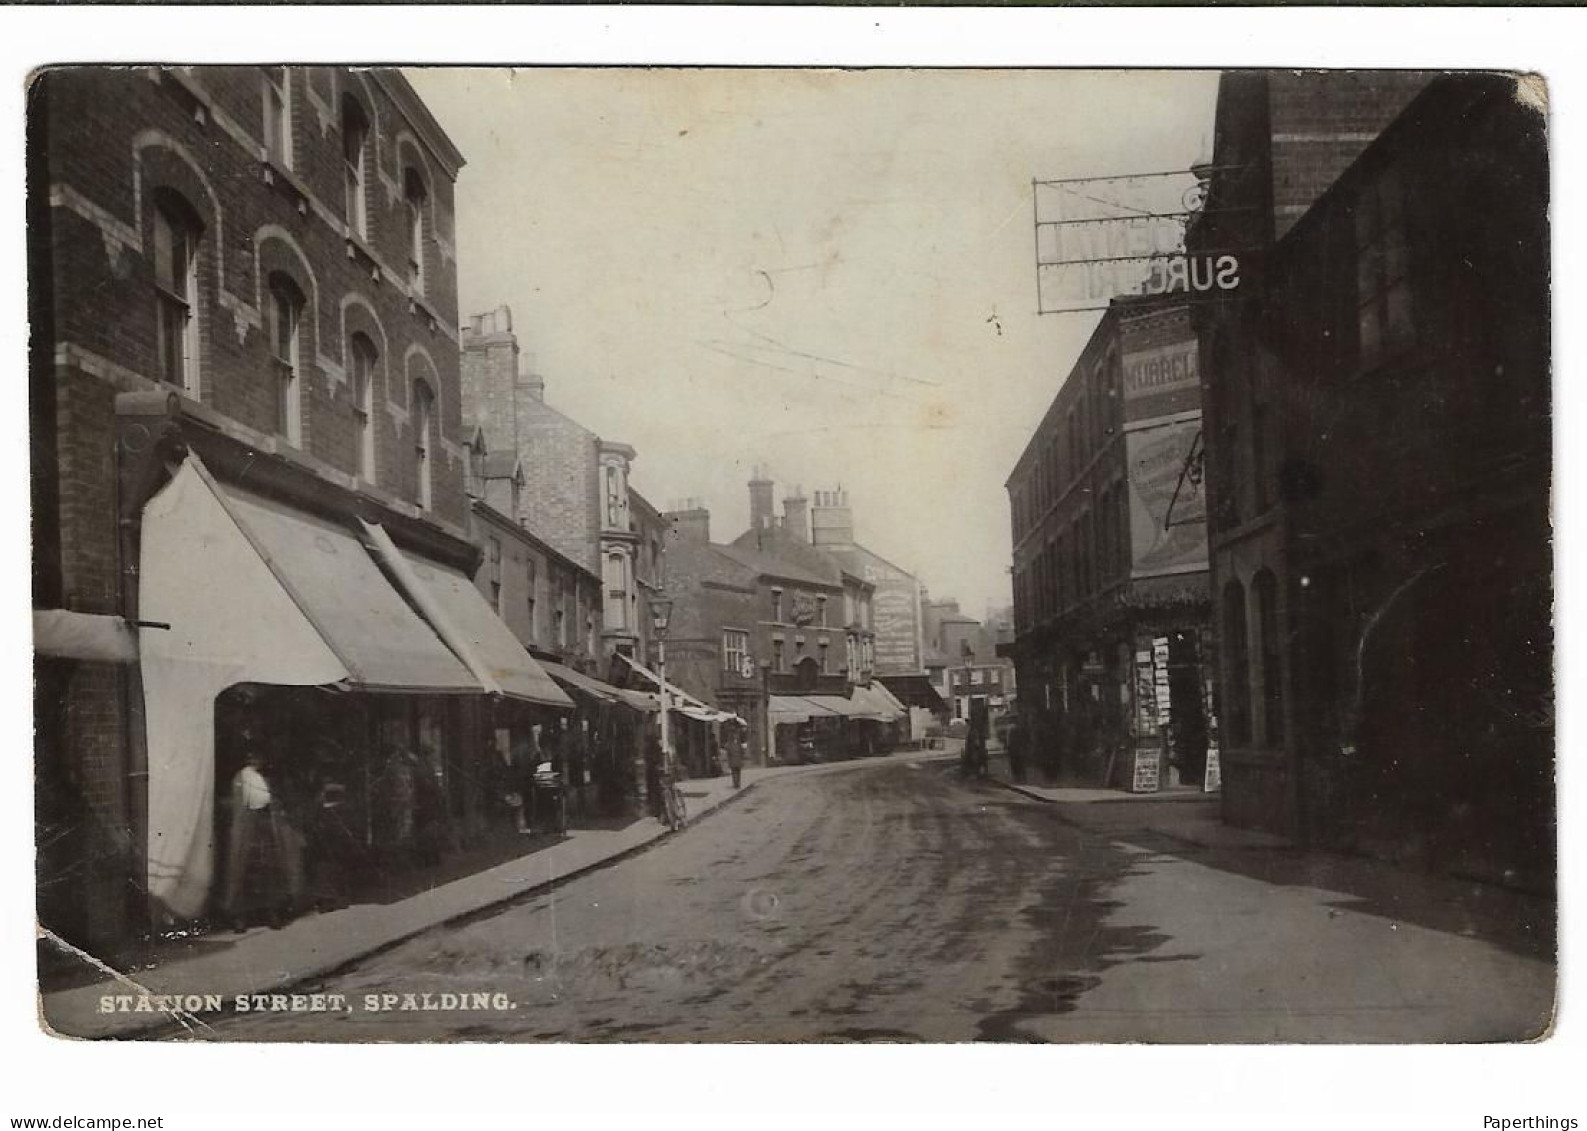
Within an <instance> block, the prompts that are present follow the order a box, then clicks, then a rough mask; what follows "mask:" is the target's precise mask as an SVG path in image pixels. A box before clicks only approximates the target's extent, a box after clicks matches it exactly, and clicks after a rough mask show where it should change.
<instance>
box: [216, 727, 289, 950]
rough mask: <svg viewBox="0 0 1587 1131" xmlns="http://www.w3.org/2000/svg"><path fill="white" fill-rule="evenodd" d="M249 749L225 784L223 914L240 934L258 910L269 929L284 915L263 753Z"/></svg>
mask: <svg viewBox="0 0 1587 1131" xmlns="http://www.w3.org/2000/svg"><path fill="white" fill-rule="evenodd" d="M244 742H245V743H248V745H249V749H248V753H247V760H246V761H245V762H244V763H243V767H242V769H240V770H238V771H237V774H236V776H235V777H233V778H232V781H231V830H230V836H229V838H228V844H227V852H226V896H225V900H224V908H223V910H224V912H225V914H226V916H227V917H228V918H229V919H230V920H231V925H232V927H233V929H235V930H239V931H241V930H245V929H246V928H247V927H248V925H249V922H250V920H251V918H252V915H253V913H254V912H263V913H264V917H265V918H266V919H267V920H268V921H269V922H270V924H271V925H272V926H275V925H278V924H279V922H280V919H281V916H282V914H283V912H284V911H285V907H284V902H285V901H284V900H283V898H282V896H283V893H284V890H285V887H286V881H287V875H286V867H285V864H286V859H285V852H284V847H285V846H284V845H283V843H282V839H281V829H280V826H279V824H278V823H277V817H278V814H277V812H276V809H275V797H274V796H273V795H272V793H271V791H270V783H269V782H268V781H267V780H266V779H265V775H264V755H263V754H261V753H260V752H259V750H258V748H257V747H254V746H252V744H251V743H249V742H248V734H247V733H246V732H245V734H244Z"/></svg>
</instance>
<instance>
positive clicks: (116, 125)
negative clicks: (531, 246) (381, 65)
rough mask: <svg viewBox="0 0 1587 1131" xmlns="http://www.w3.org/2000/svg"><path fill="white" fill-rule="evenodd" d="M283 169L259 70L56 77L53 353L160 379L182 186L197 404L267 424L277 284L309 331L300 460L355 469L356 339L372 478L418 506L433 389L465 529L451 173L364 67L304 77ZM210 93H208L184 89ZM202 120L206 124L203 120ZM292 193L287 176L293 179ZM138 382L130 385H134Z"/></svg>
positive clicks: (294, 82) (442, 508)
mask: <svg viewBox="0 0 1587 1131" xmlns="http://www.w3.org/2000/svg"><path fill="white" fill-rule="evenodd" d="M289 75H290V77H289V82H290V83H291V86H292V90H293V104H294V105H293V144H294V150H295V153H294V158H293V162H292V169H291V172H290V177H289V176H287V175H285V174H283V173H281V172H280V171H278V170H272V171H270V173H269V175H270V177H271V178H272V179H273V182H274V183H266V169H265V167H264V165H263V164H262V163H261V161H260V158H259V156H258V146H259V145H260V139H261V136H262V133H263V130H262V114H263V110H262V93H261V92H262V89H263V87H262V83H263V76H262V72H260V71H259V70H258V69H257V68H251V67H214V68H198V69H196V70H195V71H193V72H192V75H191V78H189V79H187V80H184V81H185V82H187V83H188V84H189V86H182V85H179V84H178V83H176V82H173V81H172V80H171V79H170V78H165V79H163V80H160V79H158V78H157V77H151V76H154V72H151V71H150V70H148V69H129V70H93V69H85V70H60V71H54V72H51V73H49V74H48V75H47V76H46V77H45V79H44V80H43V81H44V82H46V83H47V84H48V85H49V88H50V89H49V98H48V103H47V105H48V113H49V115H50V118H51V121H50V126H49V137H50V152H49V154H48V160H47V169H48V178H49V183H48V185H46V186H41V188H42V190H43V191H46V192H48V193H49V195H50V199H51V201H52V203H53V204H54V205H55V208H54V213H53V216H52V242H53V255H54V261H55V267H56V271H55V277H56V310H55V332H56V347H57V350H60V349H61V347H63V346H68V345H69V346H70V347H72V349H73V350H75V351H78V352H81V353H84V354H87V355H88V356H89V357H91V358H93V359H103V360H105V361H108V362H111V363H113V365H114V366H116V367H119V368H120V369H121V370H125V371H127V372H128V373H130V374H131V375H134V377H143V378H151V379H152V378H153V377H155V376H156V368H157V360H158V354H157V338H156V333H157V331H156V319H155V289H154V263H153V251H152V249H153V227H154V214H155V207H156V202H157V201H159V200H161V199H165V198H167V194H176V195H178V196H179V197H180V198H181V199H182V200H183V201H185V202H186V204H187V205H188V206H189V207H190V208H191V210H192V212H193V213H194V215H195V218H196V219H197V221H198V222H199V224H200V225H201V229H202V231H201V236H200V239H199V242H198V252H197V276H198V306H197V311H196V313H197V322H198V338H199V350H198V353H199V365H198V368H199V388H198V397H199V399H201V400H202V401H203V403H204V404H206V405H208V406H209V407H211V408H213V409H215V410H217V411H219V412H221V413H222V414H224V415H226V416H228V417H231V418H232V419H234V420H236V421H238V422H239V423H241V424H244V425H246V426H248V427H250V428H253V429H256V430H258V431H259V432H262V433H265V434H270V433H272V432H273V431H274V430H275V428H276V410H275V386H274V383H273V381H272V369H271V352H270V346H269V343H268V342H267V341H266V335H265V331H264V315H265V308H266V306H267V305H268V302H269V280H270V277H271V275H272V273H280V274H283V275H285V276H287V277H288V278H290V279H291V280H292V282H293V283H294V284H295V285H296V286H297V288H298V290H299V291H301V293H302V294H303V296H304V298H305V304H304V310H303V315H302V318H301V322H300V329H299V367H298V368H299V372H300V380H301V382H302V400H303V422H302V433H303V436H302V445H301V446H302V450H304V451H305V452H307V453H308V454H309V455H312V456H314V457H316V458H318V459H320V460H323V461H324V462H325V463H327V464H329V465H330V466H332V467H334V468H336V469H337V470H340V471H343V472H346V473H349V474H352V473H355V472H356V471H357V467H358V463H357V448H356V430H355V423H354V405H353V402H352V396H351V389H350V382H349V380H348V377H347V361H348V358H347V352H346V345H347V341H348V339H349V338H350V337H351V335H353V334H354V333H359V332H361V333H364V334H366V335H367V336H368V337H369V338H370V340H371V342H372V343H373V345H374V346H375V349H376V351H377V353H378V361H377V365H376V386H377V388H376V393H377V397H376V402H377V408H376V411H375V413H374V429H375V449H376V455H377V470H376V481H377V483H378V485H379V487H380V488H382V489H384V490H386V491H388V492H390V493H392V494H394V495H396V496H397V497H398V498H401V499H404V500H407V501H410V502H412V501H416V500H417V497H418V489H417V477H416V460H415V458H414V449H415V435H414V419H413V415H412V407H413V406H412V403H411V400H412V397H411V393H412V389H413V384H414V382H415V381H416V380H420V379H422V380H424V381H425V382H427V383H428V384H429V385H430V386H431V388H432V390H433V391H434V393H435V396H436V404H437V415H438V421H437V424H438V429H439V435H438V442H437V443H435V444H434V445H432V446H433V448H434V451H435V464H434V469H433V473H434V510H435V512H436V514H437V515H438V516H439V517H441V518H443V519H445V520H447V521H449V522H451V523H453V524H455V525H462V524H463V523H464V522H465V521H466V509H465V499H464V495H463V489H462V478H461V455H460V452H459V450H458V444H459V442H460V438H461V427H462V421H461V414H460V400H459V385H458V348H457V340H456V339H457V331H456V322H457V316H456V301H457V300H456V267H455V263H454V261H453V254H454V253H453V250H452V240H453V221H452V182H451V179H450V176H449V175H448V174H447V172H446V170H445V169H444V168H443V166H442V164H441V161H440V158H439V157H438V156H437V155H435V154H433V153H431V152H429V151H428V150H427V148H426V147H425V146H424V145H422V144H421V143H420V142H419V141H418V140H417V139H416V137H415V134H414V131H413V130H412V129H411V128H410V126H409V124H408V123H407V122H406V121H405V120H404V119H403V117H402V116H401V112H400V109H399V107H398V106H397V104H396V103H395V102H394V101H393V100H392V99H391V98H390V97H389V96H388V95H387V94H386V92H385V88H384V87H383V86H382V85H381V84H380V83H379V82H378V81H377V80H376V79H375V78H372V77H369V76H355V75H353V74H351V73H350V72H345V71H331V70H328V69H323V68H312V69H293V70H291V71H290V72H289ZM194 90H196V91H198V92H199V94H198V95H197V96H195V95H194V94H193V91H194ZM343 94H346V95H347V96H349V97H351V98H354V99H357V100H360V101H361V103H362V104H363V105H365V106H366V107H367V110H366V113H367V114H368V116H369V118H370V119H371V121H372V122H374V123H376V124H375V126H374V128H373V130H372V131H371V137H370V140H369V142H368V143H367V146H366V152H367V154H368V162H367V166H366V167H367V169H368V173H367V175H366V199H367V202H368V203H367V208H368V214H369V222H368V238H367V240H365V241H363V245H364V247H365V248H366V249H367V251H368V252H369V253H370V254H368V255H365V254H364V253H363V252H361V251H360V252H357V253H356V254H350V251H349V242H348V239H347V237H346V229H345V222H346V221H345V216H344V204H343V200H344V196H343V189H342V168H343V164H342V140H341V128H340V116H339V112H338V111H337V110H336V109H335V107H336V106H337V105H339V103H340V100H341V97H342V95H343ZM199 117H202V118H203V121H202V122H200V121H199ZM409 166H413V167H416V168H421V169H422V172H421V176H423V177H424V178H425V180H426V183H427V185H428V191H429V202H428V208H427V210H426V212H425V221H424V224H425V250H424V254H425V260H426V264H425V269H426V276H427V282H426V285H425V290H424V294H423V295H422V296H420V297H419V299H418V301H414V300H413V299H411V298H410V295H409V293H408V287H407V284H406V281H405V271H406V260H407V254H408V252H407V243H406V240H407V228H406V224H407V219H406V205H405V203H404V200H403V198H402V196H401V193H400V184H401V180H402V175H403V170H404V169H405V168H407V167H409ZM292 182H295V183H292ZM129 381H130V383H132V384H135V383H136V382H135V381H131V380H130V379H128V378H123V383H124V384H125V383H129Z"/></svg>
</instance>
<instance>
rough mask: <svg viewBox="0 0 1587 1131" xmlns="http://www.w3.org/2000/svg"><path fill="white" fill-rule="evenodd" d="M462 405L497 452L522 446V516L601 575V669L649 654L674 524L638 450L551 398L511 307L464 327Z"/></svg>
mask: <svg viewBox="0 0 1587 1131" xmlns="http://www.w3.org/2000/svg"><path fill="white" fill-rule="evenodd" d="M462 342H463V361H462V369H463V404H464V412H465V413H466V414H467V417H468V422H469V424H470V426H471V427H475V428H478V429H479V430H480V432H481V434H482V436H483V442H484V444H485V447H486V448H487V449H488V450H489V451H490V452H492V453H507V452H513V453H516V455H517V456H518V458H519V460H520V461H521V462H522V465H523V471H524V482H523V486H522V491H521V499H520V504H519V508H520V509H519V518H520V519H521V520H522V522H523V523H524V525H526V526H527V527H528V528H529V529H530V530H532V531H534V532H535V534H536V535H537V536H538V537H540V538H543V539H544V540H545V541H546V542H547V543H548V544H549V545H551V546H553V547H555V548H556V550H557V551H558V552H560V553H561V554H563V555H565V556H566V557H568V558H569V559H571V560H572V561H574V562H576V563H578V564H579V566H581V567H582V568H584V569H588V570H590V571H592V572H594V573H595V574H597V575H598V576H599V577H600V578H601V579H602V585H603V589H604V598H603V605H602V612H601V616H600V623H599V626H598V632H599V639H600V646H601V669H602V673H603V675H604V676H609V677H611V678H614V679H615V678H618V676H619V675H620V673H621V670H622V669H621V666H620V665H618V666H614V662H613V659H612V657H613V656H614V655H617V654H622V655H626V656H630V657H633V658H635V659H639V660H644V659H645V658H646V657H647V656H648V655H649V654H650V648H651V642H650V635H651V627H650V620H651V618H650V605H649V599H648V597H647V592H648V591H649V589H652V588H656V587H659V586H660V585H661V584H662V580H663V577H664V566H663V559H662V555H663V552H664V549H665V535H666V524H665V523H664V522H663V520H662V518H661V515H660V513H659V512H658V511H657V510H656V508H655V507H653V506H651V505H650V504H649V503H648V502H646V501H645V500H644V498H643V497H642V496H641V495H639V493H638V492H637V491H636V490H633V489H632V488H631V487H630V484H629V473H630V471H631V469H632V466H633V462H634V459H635V457H636V453H635V452H634V449H633V448H631V447H629V446H627V445H626V444H621V443H617V442H614V441H611V440H604V439H602V438H601V437H600V436H598V435H597V434H596V433H595V432H594V431H592V430H591V429H589V428H586V427H584V426H583V425H582V424H580V423H578V422H577V421H575V420H573V419H572V418H570V417H568V416H566V415H565V414H563V413H561V412H559V411H558V410H557V409H555V408H554V407H552V406H551V405H550V404H548V403H546V399H545V379H544V378H543V377H542V376H540V375H539V374H537V373H535V372H534V370H533V366H532V365H530V364H527V363H526V361H525V359H524V358H523V357H522V356H521V350H520V347H519V345H518V338H517V335H516V334H515V333H514V331H513V323H512V311H511V310H510V309H509V308H507V307H505V306H502V307H498V308H497V309H496V310H494V311H491V312H489V313H486V314H477V315H475V316H474V317H473V318H472V319H471V320H470V325H468V326H466V327H464V330H463V339H462Z"/></svg>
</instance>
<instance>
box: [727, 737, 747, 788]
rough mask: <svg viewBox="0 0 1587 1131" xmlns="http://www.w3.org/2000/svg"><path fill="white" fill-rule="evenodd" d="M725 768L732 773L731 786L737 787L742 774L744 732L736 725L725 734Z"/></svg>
mask: <svg viewBox="0 0 1587 1131" xmlns="http://www.w3.org/2000/svg"><path fill="white" fill-rule="evenodd" d="M727 768H728V770H729V771H731V773H732V774H733V788H734V789H737V788H738V787H739V780H740V779H741V778H742V777H743V776H744V732H743V731H741V730H740V729H739V728H738V727H736V726H735V727H733V728H732V730H731V731H729V733H728V736H727Z"/></svg>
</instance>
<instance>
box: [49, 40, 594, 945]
mask: <svg viewBox="0 0 1587 1131" xmlns="http://www.w3.org/2000/svg"><path fill="white" fill-rule="evenodd" d="M30 94H31V101H30V108H29V109H30V113H29V135H30V142H31V143H32V144H31V146H30V158H29V166H28V175H29V216H28V219H29V225H30V231H31V232H32V233H33V235H34V237H35V238H34V241H33V243H32V245H31V248H30V261H29V274H30V292H29V301H30V314H31V316H32V319H33V326H34V340H33V347H32V353H31V357H30V362H31V366H30V382H31V392H32V398H31V399H32V405H31V408H32V414H31V425H32V429H33V456H34V467H33V470H34V477H33V478H34V483H33V510H34V539H35V547H36V550H35V571H34V607H35V610H36V612H35V650H36V655H37V657H38V680H37V687H38V692H37V694H38V703H37V706H38V719H39V740H38V755H37V756H38V770H39V783H40V784H39V797H40V800H39V809H40V821H41V826H40V834H41V846H42V848H43V856H41V864H40V867H41V885H40V892H41V917H42V918H43V920H44V922H45V923H46V924H50V925H52V926H57V925H58V929H60V931H61V933H62V934H63V935H65V937H67V938H69V939H72V940H73V941H79V942H82V943H85V944H87V945H89V946H91V947H95V948H98V949H97V950H96V953H99V954H102V955H103V954H109V953H112V952H113V951H114V949H115V948H116V947H117V946H119V945H121V944H122V943H124V942H125V941H126V940H127V939H129V938H130V937H133V936H135V935H137V934H138V933H139V932H140V931H142V930H144V929H146V928H148V927H149V926H150V925H151V924H152V925H160V924H163V923H165V922H169V921H173V920H192V919H202V918H204V917H205V916H206V915H209V914H212V913H213V911H214V906H213V905H214V903H215V898H214V897H215V896H216V893H217V892H218V891H219V890H220V887H221V886H222V885H223V883H224V879H225V877H224V875H223V870H224V861H223V860H221V859H220V857H221V856H223V855H224V854H221V853H217V852H216V844H217V843H218V841H219V840H220V838H222V837H223V835H224V825H225V821H226V813H225V805H226V802H225V796H224V795H225V793H226V787H227V784H228V783H229V781H230V779H231V775H232V774H234V773H235V771H236V769H237V767H238V765H240V763H241V760H242V757H243V755H244V750H243V745H244V744H243V743H242V741H241V739H240V737H239V736H240V735H243V734H245V733H246V734H252V735H255V736H257V737H256V739H255V740H253V741H255V742H257V743H258V744H262V745H263V747H265V749H264V751H263V752H264V753H265V755H266V757H267V759H270V760H271V763H270V764H271V765H272V767H273V772H274V773H275V774H276V775H277V777H278V778H279V789H280V792H281V793H282V794H283V795H285V794H288V793H291V792H293V791H294V790H296V789H298V787H302V788H303V789H308V788H311V787H312V788H318V787H319V786H322V785H325V784H326V783H327V782H329V783H330V784H333V785H335V786H336V788H337V790H338V795H339V796H342V797H344V798H345V799H346V804H347V805H348V806H349V809H348V813H349V815H350V818H349V819H350V820H352V821H353V823H355V824H356V825H357V826H358V831H357V832H356V835H355V837H354V839H356V840H358V841H359V842H360V843H361V844H362V847H363V848H364V849H369V850H373V849H375V848H376V847H377V844H378V842H379V841H380V840H381V837H382V836H383V835H384V834H383V832H382V830H381V828H380V824H381V818H380V816H379V809H380V806H379V803H378V801H377V799H376V798H375V797H374V796H373V795H371V794H370V793H369V792H368V791H367V790H366V789H364V787H363V786H362V785H360V784H358V783H361V782H364V781H366V780H367V779H368V777H369V775H368V774H366V773H365V771H366V770H368V769H370V768H371V767H372V766H374V765H375V762H377V761H378V760H379V759H381V758H384V757H387V756H388V755H389V756H390V757H397V756H398V755H397V753H396V752H398V751H400V752H402V756H403V757H407V756H409V755H412V756H413V757H419V758H423V759H424V760H425V761H424V765H423V768H422V769H417V770H416V771H415V772H418V773H421V774H428V775H430V776H432V777H433V778H434V779H435V783H436V787H437V788H438V789H439V790H440V791H441V794H442V795H443V797H444V806H445V811H446V813H447V815H448V819H449V820H450V821H453V822H455V827H456V828H457V829H458V830H459V834H460V835H461V836H464V837H466V835H467V833H468V830H470V829H472V828H474V827H476V825H477V823H478V821H479V820H480V818H481V806H482V805H483V804H484V803H485V801H484V799H483V797H481V796H480V790H479V786H478V782H479V781H480V780H482V778H483V776H484V775H483V774H482V773H479V772H476V771H477V769H478V768H477V767H473V766H472V765H471V761H470V760H471V759H472V758H473V757H474V756H475V753H476V752H477V751H478V749H479V748H480V746H481V743H480V742H479V741H478V736H477V735H476V734H474V733H473V730H474V728H475V722H474V710H473V704H474V703H475V702H476V701H477V700H478V699H479V698H480V697H481V696H483V695H485V694H487V693H488V694H490V695H493V696H501V695H504V694H505V695H506V696H508V697H514V698H522V699H524V700H526V701H529V702H535V703H538V704H540V705H542V706H562V705H565V704H566V703H567V700H566V697H565V696H563V695H562V693H561V692H560V691H558V690H557V689H556V687H555V686H554V685H553V684H551V683H550V681H549V680H548V679H546V678H545V677H544V674H543V673H541V672H540V671H539V670H538V668H537V666H536V665H535V664H534V662H533V661H532V660H531V659H529V658H528V656H527V654H523V660H522V661H520V660H519V659H518V658H517V657H516V656H514V655H513V654H512V651H511V649H513V648H515V645H514V644H512V642H511V634H510V633H508V632H506V629H505V626H503V625H501V623H500V622H499V621H498V620H496V619H495V618H494V616H493V615H491V614H490V612H489V610H488V609H486V608H485V607H484V605H483V603H482V602H480V601H479V599H478V595H477V593H476V592H475V591H474V590H473V588H472V582H471V581H470V580H469V579H470V578H471V576H472V574H473V572H474V569H475V567H476V566H477V564H478V551H477V550H476V549H475V547H474V546H473V544H472V543H471V541H470V539H469V531H468V521H469V504H468V499H467V496H466V494H465V491H464V476H463V455H462V448H463V443H464V437H463V435H462V420H461V416H460V403H459V382H458V330H457V313H456V310H457V295H456V263H455V250H454V239H455V236H454V219H453V211H452V207H453V205H452V202H453V182H454V180H455V178H456V176H457V174H458V171H459V170H460V168H461V167H462V165H463V158H462V155H461V154H460V153H458V151H457V149H456V148H455V147H454V146H453V144H452V143H451V141H450V140H449V139H448V138H447V136H446V135H445V133H444V132H443V131H442V130H441V129H440V127H439V126H438V125H437V123H436V122H435V120H434V118H433V117H432V116H431V115H430V113H429V111H428V110H427V109H426V108H425V106H424V105H423V103H422V102H421V101H420V99H419V98H418V97H417V95H416V94H415V93H414V92H413V90H412V88H411V87H410V86H409V85H408V83H407V81H406V80H405V79H404V78H403V77H402V76H401V75H400V74H398V73H397V72H395V71H390V70H382V69H373V70H359V71H352V70H346V69H337V68H327V67H304V68H299V67H285V68H283V67H262V68H261V67H203V68H127V69H121V70H113V69H100V68H94V69H69V68H67V69H59V70H53V71H49V72H46V73H45V74H44V75H42V76H41V77H40V78H39V79H38V80H37V81H36V82H35V84H34V86H33V88H32V90H31V92H30ZM421 608H422V609H424V610H426V611H425V612H422V613H421V612H419V611H417V610H418V609H421ZM503 633H505V636H503ZM516 651H517V652H518V653H522V649H521V648H518V649H516ZM497 661H499V662H500V664H501V665H502V671H503V673H504V674H503V676H502V678H500V679H495V678H492V677H490V676H488V675H482V674H481V672H482V671H483V670H484V669H486V668H488V667H489V666H490V664H492V663H495V662H497ZM317 743H318V744H319V745H316V744H317ZM311 748H313V749H315V750H317V751H319V753H316V754H314V755H313V756H312V757H310V756H309V755H308V754H307V753H305V752H306V751H309V750H310V749H311ZM322 755H323V757H322ZM294 759H295V760H294ZM376 768H378V767H376ZM333 777H334V779H335V780H334V781H332V780H331V779H332V778H333ZM355 811H356V818H354V817H352V816H351V815H352V814H354V812H355ZM56 832H59V833H60V834H61V835H60V838H58V839H52V837H53V834H54V833H56ZM68 842H69V843H68ZM368 855H370V856H371V860H370V863H371V868H372V870H374V871H379V868H378V867H376V866H375V863H374V861H373V856H374V855H377V854H376V853H373V852H371V853H369V854H368Z"/></svg>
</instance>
